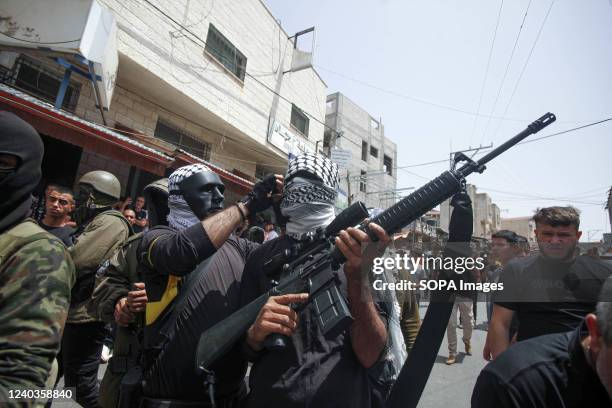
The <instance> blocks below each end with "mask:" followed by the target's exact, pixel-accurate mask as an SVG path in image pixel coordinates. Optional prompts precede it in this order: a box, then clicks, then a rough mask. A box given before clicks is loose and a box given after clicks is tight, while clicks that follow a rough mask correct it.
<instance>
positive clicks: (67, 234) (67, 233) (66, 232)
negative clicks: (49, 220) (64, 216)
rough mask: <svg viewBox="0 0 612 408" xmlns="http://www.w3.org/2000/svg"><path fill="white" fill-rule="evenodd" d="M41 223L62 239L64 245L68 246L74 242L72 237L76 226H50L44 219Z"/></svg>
mask: <svg viewBox="0 0 612 408" xmlns="http://www.w3.org/2000/svg"><path fill="white" fill-rule="evenodd" d="M39 225H40V227H41V228H42V229H44V230H46V231H49V232H50V233H51V234H53V235H55V236H56V237H58V238H59V239H61V240H62V242H63V243H64V245H66V247H71V246H72V245H73V244H74V242H73V239H72V237H73V235H74V232H75V228H72V227H68V226H64V227H50V226H48V225H46V224H44V223H43V222H42V221H41V222H39Z"/></svg>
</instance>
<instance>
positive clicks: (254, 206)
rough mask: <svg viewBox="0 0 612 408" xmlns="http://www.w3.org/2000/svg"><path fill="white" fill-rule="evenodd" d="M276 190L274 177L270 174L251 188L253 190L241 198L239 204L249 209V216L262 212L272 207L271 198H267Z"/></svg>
mask: <svg viewBox="0 0 612 408" xmlns="http://www.w3.org/2000/svg"><path fill="white" fill-rule="evenodd" d="M275 188H276V177H275V176H274V175H273V174H270V175H269V176H267V177H266V178H264V179H263V180H262V181H260V182H258V183H257V184H255V186H253V190H252V191H251V192H250V193H249V194H247V195H245V196H244V197H242V198H241V199H240V202H241V203H243V204H244V205H245V206H246V208H248V209H249V214H250V216H253V215H255V213H258V212H260V211H264V210H266V209H268V208H270V206H271V205H272V197H269V196H270V195H271V194H272V193H273V192H274V190H275Z"/></svg>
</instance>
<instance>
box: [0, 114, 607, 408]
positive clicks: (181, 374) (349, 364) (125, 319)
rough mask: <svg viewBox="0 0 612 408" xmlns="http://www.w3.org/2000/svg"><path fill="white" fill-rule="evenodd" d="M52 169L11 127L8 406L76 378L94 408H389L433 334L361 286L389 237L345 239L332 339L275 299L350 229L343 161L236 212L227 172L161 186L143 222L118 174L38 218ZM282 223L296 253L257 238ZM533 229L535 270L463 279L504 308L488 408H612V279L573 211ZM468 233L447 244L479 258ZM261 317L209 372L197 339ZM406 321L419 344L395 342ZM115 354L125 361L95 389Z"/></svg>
mask: <svg viewBox="0 0 612 408" xmlns="http://www.w3.org/2000/svg"><path fill="white" fill-rule="evenodd" d="M42 157H43V144H42V141H41V139H40V136H39V135H38V134H37V132H36V131H35V130H34V128H33V127H31V126H30V125H29V124H27V123H26V122H24V121H23V120H21V119H20V118H18V117H17V116H15V115H13V114H11V113H7V112H0V190H1V191H2V192H3V196H4V197H5V198H4V199H3V200H2V201H1V202H0V282H1V284H0V399H1V400H0V404H2V405H3V406H5V405H6V404H8V406H22V404H25V405H27V406H31V405H34V404H44V403H45V401H44V400H42V399H39V400H38V401H34V399H33V397H30V400H27V401H26V400H21V401H17V400H15V399H12V394H13V393H12V392H14V391H15V390H35V389H38V390H42V389H53V388H54V387H55V386H56V385H57V381H59V379H60V378H61V377H62V376H63V378H64V384H65V387H67V388H71V389H74V390H75V394H74V395H73V398H74V399H75V400H76V402H78V403H79V404H80V405H81V406H83V407H104V408H110V407H132V406H140V407H175V408H181V407H193V406H216V407H246V406H248V407H261V406H271V407H275V406H283V407H286V406H290V407H291V406H295V407H298V406H299V407H302V406H317V407H318V406H333V407H338V406H346V407H372V406H376V407H378V406H384V404H385V399H386V397H387V396H388V395H389V392H390V390H391V387H392V385H393V381H395V380H396V379H397V378H398V377H397V374H398V372H399V368H400V367H401V364H402V363H403V360H404V359H405V358H406V355H405V353H406V351H409V352H410V349H411V347H412V344H413V343H414V337H416V332H418V325H419V320H420V319H419V317H418V305H417V306H416V307H415V305H416V297H414V296H412V297H409V298H403V297H402V298H396V297H393V298H392V299H393V300H392V301H388V299H387V300H385V299H383V298H380V297H378V296H377V295H376V294H374V293H372V291H370V290H364V288H367V287H368V285H369V283H370V282H369V275H368V274H367V273H365V274H364V273H363V271H364V270H365V271H368V270H369V268H370V262H371V259H372V257H373V256H380V255H381V254H382V253H383V252H382V251H384V247H385V246H386V244H387V243H389V242H390V237H389V236H388V235H387V233H386V232H385V231H384V230H383V229H382V228H381V227H379V226H378V225H376V224H375V223H373V222H370V223H369V224H368V230H369V234H366V232H364V231H363V230H362V229H358V228H352V227H350V228H346V229H345V230H342V231H340V232H339V233H338V234H337V236H335V238H333V243H334V244H335V247H336V248H337V249H339V251H340V252H341V253H342V255H343V257H344V258H345V260H346V261H345V263H344V264H343V266H341V268H340V269H339V271H338V272H334V274H332V276H334V279H335V280H334V282H336V286H335V287H336V288H337V290H338V293H339V296H340V297H341V298H342V299H344V300H345V302H346V305H347V308H348V311H349V312H350V315H351V316H352V319H351V320H350V321H349V323H348V324H347V325H346V326H345V327H342V328H341V329H339V330H338V331H337V332H335V333H334V334H333V335H331V336H330V335H328V334H327V333H325V332H324V330H323V328H322V326H321V325H320V324H319V323H318V322H319V321H320V320H321V317H320V316H319V315H318V314H317V313H316V310H315V308H313V307H311V306H309V304H310V301H311V300H312V299H310V298H309V295H308V293H289V294H282V295H281V294H278V295H277V294H276V292H275V289H274V286H275V285H276V284H277V282H276V281H275V280H276V279H277V278H276V276H274V277H271V275H270V273H269V271H268V270H267V265H268V261H269V260H271V259H275V258H276V257H277V256H279V255H280V254H283V256H290V255H293V256H295V255H296V254H299V251H300V248H305V247H307V244H308V243H309V242H311V241H312V240H313V239H314V236H315V234H314V233H315V232H316V231H321V230H322V229H324V228H325V227H326V226H327V225H329V224H330V223H331V222H332V221H333V220H334V218H335V216H336V213H335V206H334V204H335V200H336V195H337V188H338V168H337V166H336V165H335V164H334V163H333V162H331V161H330V160H329V159H327V158H325V157H324V156H321V155H314V154H302V155H300V156H297V157H294V158H292V159H290V160H289V163H288V170H287V172H286V174H285V175H284V176H282V175H270V176H268V177H266V178H265V179H264V180H263V181H261V182H258V183H256V184H255V185H254V187H253V190H252V191H251V192H249V193H248V194H247V195H246V196H245V197H243V198H242V199H241V200H239V201H238V202H236V203H225V200H224V190H225V186H224V184H223V182H222V180H221V179H220V178H219V176H218V175H217V174H216V173H215V172H213V171H211V170H210V169H209V168H208V167H206V166H205V165H203V164H192V165H188V166H184V167H180V168H178V169H176V170H174V171H173V172H172V173H171V174H170V176H169V177H168V178H167V179H165V178H164V179H160V180H157V181H155V182H153V183H151V184H149V185H148V186H146V187H145V188H144V190H143V194H142V196H138V197H137V198H136V201H135V203H134V206H133V207H132V206H131V204H132V200H131V198H129V197H128V198H122V197H121V191H122V188H121V185H120V183H119V180H118V179H117V178H116V177H115V176H114V175H113V174H111V173H109V172H107V171H102V170H95V171H92V172H89V173H86V174H84V175H83V176H82V177H81V178H80V179H79V180H78V182H77V187H76V189H75V191H74V192H73V191H71V190H70V189H68V188H65V187H62V186H58V185H49V186H48V188H47V189H46V191H45V193H44V194H42V195H41V197H39V199H38V200H35V201H34V204H32V202H33V201H32V193H33V191H34V190H35V188H36V186H37V185H38V184H39V182H40V179H41V163H42ZM460 195H461V199H462V200H463V201H462V205H463V206H464V207H465V209H467V211H465V212H464V213H465V214H471V203H470V202H469V198H468V197H467V194H465V193H460ZM41 207H42V208H41ZM273 207H274V209H275V213H279V214H280V216H279V217H278V219H277V222H282V225H279V227H281V228H280V234H279V233H278V232H277V230H276V228H275V225H274V224H273V223H272V222H271V221H269V220H268V221H266V222H263V223H262V222H261V221H256V218H255V217H256V215H257V214H258V213H261V212H263V211H266V210H268V209H270V208H273ZM455 208H457V207H455ZM456 213H457V214H458V213H459V212H458V211H456V210H455V211H453V214H452V216H451V229H453V228H454V229H457V228H459V229H461V228H462V227H461V226H462V225H468V224H469V225H471V222H472V221H471V219H469V218H466V219H463V220H462V222H453V219H455V220H456V217H459V216H460V215H457V214H456ZM453 217H455V218H453ZM281 220H282V221H281ZM534 220H535V222H536V237H537V240H538V245H539V249H540V251H539V253H538V254H535V255H531V256H528V254H527V253H526V251H525V249H526V247H525V240H524V238H522V237H520V236H518V235H517V234H515V233H513V232H511V231H499V232H498V233H496V234H495V235H493V247H492V253H491V257H490V258H491V259H492V260H493V261H494V262H495V264H494V265H496V266H495V267H494V268H489V269H488V270H487V272H485V271H470V273H468V274H466V275H465V276H464V277H463V278H464V279H467V280H471V281H475V280H485V279H486V280H489V281H495V282H501V283H503V284H504V286H505V288H507V289H506V290H504V291H502V292H500V293H498V294H495V295H493V296H492V297H491V298H490V299H489V301H490V304H491V306H490V307H489V308H488V316H489V331H488V335H487V341H486V345H485V348H484V350H483V356H484V358H485V359H487V360H490V361H491V362H490V363H489V364H488V365H487V366H486V367H485V369H484V370H483V371H482V372H481V374H480V376H479V378H478V380H477V383H476V386H475V388H474V392H473V396H472V401H471V403H472V406H474V407H490V406H496V405H500V406H509V407H545V406H566V407H570V406H576V407H578V406H610V405H611V402H610V401H611V399H610V398H611V397H612V358H611V357H610V355H612V352H610V351H608V349H607V348H608V347H609V346H610V347H612V309H611V308H610V306H609V303H608V302H609V301H610V299H609V298H610V297H612V281H610V280H608V281H607V279H608V277H609V276H610V275H611V274H612V267H611V266H610V264H609V263H606V262H604V261H601V260H596V259H594V258H592V257H588V256H582V255H579V254H578V250H577V242H578V240H579V238H580V231H579V224H580V219H579V214H578V212H577V211H576V210H575V209H573V208H572V207H549V208H543V209H539V210H538V211H537V213H536V214H535V216H534ZM366 222H367V221H366ZM259 223H261V225H257V224H259ZM461 232H462V231H455V230H453V231H451V235H455V236H462V237H464V238H467V240H468V241H469V236H470V235H471V232H469V233H467V234H465V233H463V234H462V233H461ZM371 241H377V242H371ZM363 245H366V246H368V248H369V249H366V250H365V251H364V250H363V248H362V246H363ZM311 256H312V257H313V258H314V254H313V255H311ZM492 264H493V263H492ZM330 265H331V264H330ZM329 267H330V268H331V266H329ZM330 271H331V269H330ZM330 273H331V272H330ZM440 278H441V279H442V278H444V277H440ZM311 284H312V285H315V284H316V282H313V283H311ZM602 288H603V290H602ZM266 293H268V294H270V296H268V297H264V298H263V299H264V300H263V301H261V303H256V302H258V301H259V300H258V299H262V298H261V296H262V295H263V294H266ZM452 299H453V300H454V302H455V305H454V308H453V313H452V316H451V319H450V322H449V325H448V330H447V334H448V337H449V358H448V360H447V364H453V363H455V357H456V355H457V337H456V324H457V311H459V312H460V313H461V315H462V316H463V317H462V324H463V330H464V332H463V343H464V346H465V351H466V353H467V354H472V345H471V342H470V340H471V339H470V337H471V335H470V333H471V330H472V327H473V326H472V325H473V315H472V307H473V306H472V305H473V301H474V299H473V294H471V293H465V292H457V293H454V294H453V297H452ZM598 299H599V300H600V301H599V303H597V300H598ZM254 302H255V303H256V304H258V305H259V306H258V308H259V312H258V314H257V317H256V318H255V320H254V321H253V322H249V324H248V326H247V329H246V330H245V331H244V333H242V336H241V337H240V339H239V340H238V341H236V342H235V343H233V344H228V345H227V346H228V351H227V352H226V353H224V354H223V355H222V356H221V357H220V358H218V359H217V361H215V362H214V364H212V366H210V367H196V364H195V361H196V354H197V352H198V347H199V344H198V340H199V339H200V335H201V334H202V333H203V332H204V331H206V330H207V329H210V328H211V327H213V326H215V325H216V324H218V323H219V322H221V321H223V320H224V319H225V318H227V317H228V316H230V315H232V313H234V312H236V311H238V310H240V309H241V308H242V307H244V306H246V305H253V304H254ZM396 306H397V307H396ZM415 309H416V313H415ZM415 316H416V317H415ZM409 318H412V319H413V320H414V321H413V322H412V323H410V327H411V328H414V330H412V329H407V328H404V327H402V329H401V330H395V327H396V326H398V327H399V325H400V321H401V322H402V324H406V325H408V323H406V322H408V320H409ZM411 321H412V320H411ZM110 326H112V327H113V330H112V332H109V327H110ZM402 332H403V334H404V335H403V336H402ZM408 332H409V333H410V334H407V333H408ZM398 333H399V335H398ZM277 335H283V336H285V337H284V339H285V340H284V342H283V346H282V347H281V346H280V345H279V344H278V339H279V338H278V337H274V336H277ZM408 337H410V339H409V338H408ZM109 338H110V340H111V341H110V343H109ZM273 339H276V340H275V341H276V342H274V341H272V340H273ZM224 340H225V339H219V340H218V341H224ZM105 344H106V345H107V346H109V344H112V349H113V355H112V357H111V358H110V360H109V361H108V367H107V369H106V371H105V374H104V378H103V380H102V382H101V383H100V384H99V383H98V378H97V375H98V368H99V364H100V359H101V357H102V355H103V347H104V345H105ZM407 345H408V346H407ZM402 352H403V353H402ZM412 352H414V353H418V352H419V351H418V350H417V349H416V348H415V349H412ZM398 356H399V357H398ZM398 362H399V364H398ZM249 365H250V366H251V369H250V374H249V377H248V379H249V380H248V382H249V383H248V386H247V384H246V383H245V375H246V372H247V367H248V366H249ZM47 404H50V401H47Z"/></svg>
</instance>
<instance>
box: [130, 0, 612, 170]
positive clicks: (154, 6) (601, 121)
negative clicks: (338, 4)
mask: <svg viewBox="0 0 612 408" xmlns="http://www.w3.org/2000/svg"><path fill="white" fill-rule="evenodd" d="M142 1H144V2H145V3H147V4H149V5H150V6H151V7H153V8H154V9H155V10H156V11H158V12H159V13H160V14H162V15H164V16H165V17H166V18H167V19H168V20H170V21H172V22H173V23H174V24H176V25H177V26H178V27H179V28H181V29H183V30H184V31H185V32H187V33H189V34H190V35H191V36H192V37H193V38H196V39H197V40H198V41H199V42H200V43H201V44H198V43H197V42H196V41H195V40H194V39H193V38H191V37H188V36H185V38H187V39H189V40H190V41H191V42H193V43H194V44H196V45H198V46H200V47H202V48H204V49H205V47H206V41H204V40H202V39H201V38H200V37H199V36H198V35H196V34H194V33H193V32H192V31H191V30H189V29H188V28H186V27H184V26H183V25H182V24H181V23H179V22H178V21H176V20H175V19H174V18H172V17H171V16H170V15H168V14H167V13H166V12H164V11H163V10H161V9H160V8H159V7H157V6H156V5H155V4H153V3H151V1H150V0H142ZM529 5H531V0H530V2H529ZM528 10H529V6H528V7H527V11H528ZM527 11H526V12H525V16H524V18H523V23H524V21H525V18H526V16H527ZM522 26H523V24H521V29H522ZM519 36H520V30H519ZM517 42H518V36H517ZM202 44H203V46H202ZM515 46H516V43H515ZM323 69H324V70H327V69H325V68H323ZM245 75H246V76H248V77H250V78H252V79H253V80H254V81H255V82H257V83H258V84H260V85H261V86H262V87H264V88H266V89H267V90H268V91H270V92H272V93H273V94H275V95H277V96H278V97H279V98H281V99H282V100H284V101H286V102H288V103H291V104H294V103H293V102H292V101H291V100H289V99H287V98H286V97H284V96H283V95H281V94H279V93H278V92H276V91H275V90H273V89H272V88H270V87H269V86H268V85H266V84H264V83H263V82H261V81H260V80H259V79H257V78H255V77H253V76H252V75H251V74H250V73H249V72H247V71H246V70H245ZM339 75H342V74H339ZM355 81H358V82H362V81H359V80H355ZM362 83H363V84H366V83H365V82H362ZM366 85H368V86H372V85H370V84H366ZM376 88H378V87H376ZM378 89H380V90H382V91H385V92H389V93H394V92H393V91H388V90H384V89H382V88H378ZM395 94H396V95H397V96H401V97H406V98H409V99H413V100H416V101H420V102H426V101H423V100H419V99H417V98H411V97H407V96H405V95H401V94H397V93H395ZM427 103H428V102H427ZM429 104H432V103H429ZM432 105H434V106H438V107H442V108H447V109H450V110H454V111H457V112H462V113H467V114H470V115H479V114H477V113H474V112H468V111H464V110H461V109H455V108H452V107H449V106H445V105H439V104H432ZM302 112H303V113H304V114H306V115H308V116H309V117H311V118H312V119H314V120H315V121H316V122H318V123H319V124H321V125H323V126H324V127H325V128H328V129H329V130H331V131H333V132H335V133H339V132H338V131H337V130H335V129H334V128H332V127H331V126H329V125H327V124H325V123H324V122H322V121H320V120H319V119H318V118H317V117H315V116H314V115H312V114H311V113H309V112H306V111H304V110H302ZM479 116H483V117H489V118H490V119H491V118H498V119H502V120H512V121H524V120H522V119H512V118H503V117H494V116H487V115H479ZM610 120H612V118H608V119H604V120H600V121H596V122H593V123H589V124H587V125H583V126H579V127H576V128H573V129H568V130H565V131H562V132H558V133H554V134H552V135H548V136H543V137H539V138H535V139H531V140H526V141H522V142H520V143H518V144H524V143H531V142H535V141H537V140H542V139H546V138H549V137H553V136H558V135H561V134H564V133H568V132H571V131H574V130H578V129H583V128H586V127H589V126H594V125H597V124H600V123H603V122H607V121H610ZM343 139H344V140H348V141H349V142H351V143H353V144H355V145H356V146H358V147H360V146H359V145H358V144H357V143H355V142H353V141H352V140H350V139H348V138H346V137H345V138H343ZM483 150H487V149H483ZM443 161H444V162H446V161H447V160H446V159H444V160H439V161H435V162H443ZM433 163H434V162H428V163H420V164H416V165H409V166H402V167H396V168H398V169H401V170H404V171H406V172H408V171H407V170H405V169H406V168H407V167H418V166H424V165H428V164H433ZM408 173H410V172H408ZM412 174H413V175H415V174H414V173H412ZM417 176H418V177H422V176H419V175H417Z"/></svg>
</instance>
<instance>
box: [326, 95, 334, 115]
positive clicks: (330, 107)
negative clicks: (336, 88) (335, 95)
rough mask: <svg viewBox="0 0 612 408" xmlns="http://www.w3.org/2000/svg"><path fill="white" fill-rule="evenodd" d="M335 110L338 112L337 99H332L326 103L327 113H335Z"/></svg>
mask: <svg viewBox="0 0 612 408" xmlns="http://www.w3.org/2000/svg"><path fill="white" fill-rule="evenodd" d="M335 112H336V100H335V99H330V100H329V101H327V102H326V104H325V114H326V115H329V114H331V113H335Z"/></svg>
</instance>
